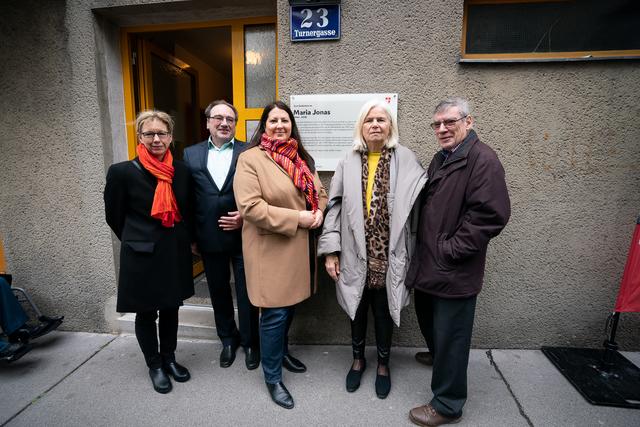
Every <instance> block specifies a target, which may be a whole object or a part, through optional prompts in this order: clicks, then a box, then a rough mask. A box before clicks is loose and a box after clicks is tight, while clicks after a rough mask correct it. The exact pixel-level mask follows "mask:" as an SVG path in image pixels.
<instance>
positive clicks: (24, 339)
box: [9, 328, 31, 344]
mask: <svg viewBox="0 0 640 427" xmlns="http://www.w3.org/2000/svg"><path fill="white" fill-rule="evenodd" d="M30 339H31V334H30V333H29V329H28V328H26V329H25V328H21V329H18V330H17V331H14V332H12V333H10V334H9V342H10V343H23V344H28V343H29V340H30Z"/></svg>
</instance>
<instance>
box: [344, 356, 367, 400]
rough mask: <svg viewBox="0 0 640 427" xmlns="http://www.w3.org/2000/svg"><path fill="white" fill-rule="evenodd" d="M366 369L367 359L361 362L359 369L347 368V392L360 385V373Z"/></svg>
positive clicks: (354, 389) (351, 391)
mask: <svg viewBox="0 0 640 427" xmlns="http://www.w3.org/2000/svg"><path fill="white" fill-rule="evenodd" d="M365 369H367V361H366V360H364V363H363V364H362V368H360V369H359V370H355V369H353V368H351V369H349V373H348V374H347V391H348V392H349V393H353V392H354V391H356V390H357V389H358V387H360V379H361V378H362V373H363V372H364V370H365Z"/></svg>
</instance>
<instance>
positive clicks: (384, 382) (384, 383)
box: [376, 367, 391, 399]
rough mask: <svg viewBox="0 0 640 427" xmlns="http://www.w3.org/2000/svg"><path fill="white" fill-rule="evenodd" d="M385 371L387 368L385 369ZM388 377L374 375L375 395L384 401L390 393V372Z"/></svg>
mask: <svg viewBox="0 0 640 427" xmlns="http://www.w3.org/2000/svg"><path fill="white" fill-rule="evenodd" d="M387 370H389V368H388V367H387ZM388 374H389V375H380V374H378V373H376V395H377V396H378V399H385V398H386V397H387V396H388V395H389V392H390V391H391V372H388Z"/></svg>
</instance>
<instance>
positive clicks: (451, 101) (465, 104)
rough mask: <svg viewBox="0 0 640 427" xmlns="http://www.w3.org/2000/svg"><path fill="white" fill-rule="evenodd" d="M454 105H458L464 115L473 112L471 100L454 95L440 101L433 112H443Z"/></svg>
mask: <svg viewBox="0 0 640 427" xmlns="http://www.w3.org/2000/svg"><path fill="white" fill-rule="evenodd" d="M452 107H457V108H458V111H460V113H461V114H462V116H463V117H464V116H468V115H469V114H470V113H471V111H470V110H469V101H467V100H466V99H464V98H460V97H457V96H454V97H451V98H447V99H445V100H442V101H440V102H439V103H438V105H436V108H435V110H433V114H438V113H441V112H443V111H445V110H448V109H449V108H452Z"/></svg>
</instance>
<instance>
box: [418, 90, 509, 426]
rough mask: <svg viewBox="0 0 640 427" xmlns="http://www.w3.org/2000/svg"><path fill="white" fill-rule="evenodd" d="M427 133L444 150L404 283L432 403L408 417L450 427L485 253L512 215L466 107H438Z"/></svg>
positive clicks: (460, 393)
mask: <svg viewBox="0 0 640 427" xmlns="http://www.w3.org/2000/svg"><path fill="white" fill-rule="evenodd" d="M431 127H432V128H433V130H434V131H435V134H436V139H437V140H438V144H439V145H440V147H441V148H442V150H441V151H439V152H438V153H436V155H435V156H434V157H433V160H432V161H431V164H430V165H429V169H428V171H427V174H428V177H429V181H428V183H427V186H426V187H425V190H424V193H423V195H422V200H421V202H420V203H421V210H420V223H419V228H418V238H417V245H416V252H415V255H414V257H413V258H412V262H411V265H410V267H409V272H408V274H407V281H406V285H407V286H408V287H409V288H413V289H414V290H415V291H414V297H415V306H416V314H417V317H418V323H419V325H420V330H421V332H422V334H423V335H424V337H425V340H426V342H427V345H428V347H429V349H430V350H431V354H432V356H433V375H432V377H431V390H432V392H433V399H432V400H431V402H430V403H428V404H426V405H424V406H419V407H417V408H414V409H412V410H411V411H410V413H409V418H410V419H411V421H413V422H414V423H415V424H418V425H422V426H437V425H441V424H447V423H454V422H457V421H459V420H460V417H461V416H462V407H463V406H464V403H465V401H466V398H467V365H468V362H469V349H470V347H471V332H472V328H473V317H474V314H475V305H476V296H477V294H478V293H479V292H480V289H481V288H482V279H483V276H484V266H485V259H486V254H487V246H488V244H489V240H490V239H491V238H493V237H495V236H497V235H498V234H499V233H500V231H502V229H503V228H504V226H505V225H506V224H507V221H508V220H509V215H510V212H511V205H510V202H509V194H508V192H507V185H506V182H505V176H504V169H503V168H502V165H501V164H500V161H499V160H498V157H497V156H496V153H495V152H494V151H493V150H492V149H491V148H489V146H487V145H485V144H484V143H482V142H480V140H479V139H478V136H477V135H476V133H475V131H474V130H473V129H472V127H473V118H472V117H471V115H470V114H469V105H468V103H467V101H465V100H464V99H461V98H451V99H447V100H445V101H442V102H440V103H439V104H438V106H437V107H436V109H435V112H434V116H433V123H431Z"/></svg>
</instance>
